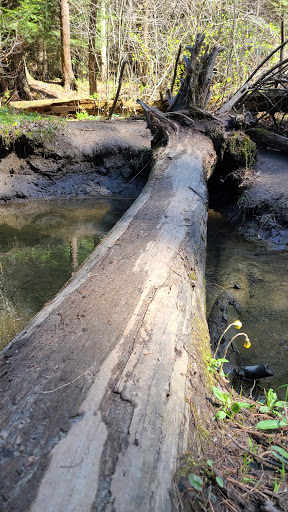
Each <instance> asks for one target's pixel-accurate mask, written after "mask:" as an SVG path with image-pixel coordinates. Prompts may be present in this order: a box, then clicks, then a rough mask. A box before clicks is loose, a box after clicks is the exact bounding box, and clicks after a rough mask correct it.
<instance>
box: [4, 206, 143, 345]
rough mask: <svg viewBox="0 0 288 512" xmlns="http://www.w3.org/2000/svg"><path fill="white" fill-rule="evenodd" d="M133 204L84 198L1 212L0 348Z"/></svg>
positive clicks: (18, 207) (6, 208) (11, 207)
mask: <svg viewBox="0 0 288 512" xmlns="http://www.w3.org/2000/svg"><path fill="white" fill-rule="evenodd" d="M133 200H134V199H129V198H128V199H127V198H120V197H88V196H85V197H83V198H79V197H77V198H72V199H69V200H67V199H52V200H47V199H46V200H45V199H42V200H33V201H30V202H29V203H19V204H13V205H9V204H8V205H5V206H1V207H0V349H1V348H3V347H4V346H5V345H6V344H7V343H8V342H9V341H10V340H11V339H13V337H14V336H15V335H16V334H17V332H19V331H20V330H21V329H22V328H23V327H24V326H25V324H26V323H27V322H28V321H29V320H30V319H31V318H32V317H33V316H34V315H35V314H36V313H37V312H38V311H39V310H40V309H41V308H42V306H43V305H44V304H45V302H47V301H49V300H51V299H52V298H53V297H54V296H55V295H56V293H57V292H58V291H59V290H60V289H61V288H62V286H63V285H64V284H65V283H66V282H67V280H68V279H69V278H70V277H71V275H72V273H73V272H74V271H75V270H76V269H77V267H78V266H79V265H80V264H81V263H82V262H83V261H84V259H85V258H86V257H87V256H88V255H89V254H90V253H91V252H92V251H93V249H94V248H95V247H96V245H97V244H98V243H99V241H100V240H101V238H102V237H103V235H105V234H106V233H107V232H108V231H109V230H110V229H111V228H112V227H113V225H114V224H115V223H116V222H117V221H118V220H119V218H120V217H121V216H122V215H123V214H124V212H125V211H126V210H127V208H128V207H129V206H130V205H131V203H132V202H133Z"/></svg>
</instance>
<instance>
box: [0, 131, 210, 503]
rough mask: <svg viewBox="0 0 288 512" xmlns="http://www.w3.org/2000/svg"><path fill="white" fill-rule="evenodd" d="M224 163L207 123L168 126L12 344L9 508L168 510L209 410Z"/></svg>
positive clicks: (4, 372) (6, 391) (5, 469)
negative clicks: (210, 263) (122, 203)
mask: <svg viewBox="0 0 288 512" xmlns="http://www.w3.org/2000/svg"><path fill="white" fill-rule="evenodd" d="M180 135H181V136H180ZM214 160H215V153H214V150H213V146H212V143H211V141H210V140H209V139H208V138H207V137H205V136H204V135H203V134H200V133H197V132H191V131H190V132H189V133H187V132H185V131H181V130H180V132H179V138H177V136H176V135H175V134H174V135H171V137H170V139H169V142H168V145H167V146H166V147H164V148H159V149H158V150H157V152H156V155H155V166H154V170H153V172H152V175H151V177H150V180H149V182H148V184H147V185H146V188H145V189H144V190H143V192H142V193H141V195H140V196H139V198H138V199H137V201H136V202H135V203H134V204H133V205H132V207H131V208H130V210H129V211H128V212H127V213H126V215H125V216H124V218H123V219H122V220H121V221H120V222H119V223H118V224H117V225H116V226H115V227H114V229H113V230H112V231H111V232H110V234H109V235H108V236H107V237H106V238H105V240H104V241H103V242H102V243H101V245H100V246H99V247H98V248H97V249H96V251H95V252H94V253H93V254H92V256H91V257H90V258H89V260H88V261H87V263H86V264H85V265H84V266H83V268H81V269H80V271H79V272H78V273H77V274H76V275H75V277H74V278H73V280H72V281H71V282H70V283H69V284H68V285H67V286H66V287H65V288H64V289H63V290H62V291H61V292H60V293H59V294H58V295H57V296H56V298H55V299H54V300H53V301H52V302H51V303H50V304H48V305H46V306H45V307H44V309H43V310H42V311H41V312H40V313H39V314H38V315H37V316H36V317H35V319H34V320H33V321H32V322H31V323H30V325H29V326H28V327H27V328H26V329H24V331H22V332H21V333H20V334H19V335H18V336H17V337H16V338H15V340H14V341H13V343H11V344H10V346H8V347H7V348H6V350H5V351H4V353H2V356H1V367H0V375H1V377H2V378H1V399H0V403H1V430H2V434H1V448H2V452H1V453H2V460H1V471H0V478H1V487H2V489H1V510H3V511H4V510H13V511H14V512H17V511H18V512H20V511H23V510H28V509H29V510H31V511H32V512H42V511H43V510H45V512H52V511H53V512H55V511H60V510H63V511H64V510H65V512H69V511H72V510H73V511H79V512H80V511H81V512H86V511H90V510H110V509H111V510H112V509H113V510H115V511H118V512H121V511H125V512H129V511H130V512H135V510H137V511H139V512H140V511H148V510H150V511H151V512H152V511H156V510H157V512H162V511H163V512H164V511H165V512H168V511H170V510H172V498H171V487H172V486H171V482H172V479H173V476H174V472H175V468H176V465H177V461H178V456H179V454H180V453H183V452H185V450H186V449H187V442H188V433H189V429H191V430H192V436H191V438H190V443H192V446H193V444H195V446H196V441H197V429H193V422H195V421H196V420H195V417H197V422H198V424H199V421H200V422H202V424H203V425H204V426H205V424H206V422H207V421H208V420H209V417H210V413H209V407H210V404H209V402H208V401H207V399H206V391H205V385H206V384H205V377H204V373H203V374H202V371H201V365H200V364H199V362H201V360H202V356H201V351H203V350H206V353H207V350H208V351H209V336H208V331H207V324H206V320H205V307H204V302H205V300H204V297H205V284H204V267H205V241H206V218H207V189H206V178H207V177H208V176H209V175H210V173H211V168H212V166H213V162H214ZM189 400H191V401H192V402H193V409H192V410H193V414H192V413H191V410H190V406H189ZM195 415H196V416H195Z"/></svg>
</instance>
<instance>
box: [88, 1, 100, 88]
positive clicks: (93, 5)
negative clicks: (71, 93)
mask: <svg viewBox="0 0 288 512" xmlns="http://www.w3.org/2000/svg"><path fill="white" fill-rule="evenodd" d="M97 14H98V1H95V0H91V2H90V16H89V33H88V37H89V46H88V76H89V93H90V94H91V95H93V94H94V93H95V92H97V67H98V65H97V59H96V23H97Z"/></svg>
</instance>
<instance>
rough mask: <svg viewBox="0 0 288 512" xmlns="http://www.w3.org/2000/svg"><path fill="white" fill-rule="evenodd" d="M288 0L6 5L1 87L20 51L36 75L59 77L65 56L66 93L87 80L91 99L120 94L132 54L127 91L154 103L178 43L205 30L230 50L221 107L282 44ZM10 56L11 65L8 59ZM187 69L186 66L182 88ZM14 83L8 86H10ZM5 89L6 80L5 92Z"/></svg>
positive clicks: (22, 0) (220, 77) (15, 1)
mask: <svg viewBox="0 0 288 512" xmlns="http://www.w3.org/2000/svg"><path fill="white" fill-rule="evenodd" d="M286 2H288V0H265V1H260V0H256V1H253V2H252V1H251V0H205V1H203V2H199V1H196V0H170V1H169V2H167V1H164V0H136V1H132V0H77V2H75V0H71V3H70V4H68V0H61V1H59V0H2V4H1V6H0V10H1V14H2V18H3V17H4V18H5V30H4V32H3V31H2V30H1V38H2V39H1V41H0V65H1V66H2V71H1V69H0V76H1V77H2V78H1V83H2V82H3V78H4V79H5V77H6V75H7V76H8V74H9V73H11V74H13V73H15V69H16V68H17V60H18V57H19V55H20V54H19V55H18V54H17V52H18V51H20V47H21V52H22V53H23V56H25V58H26V63H27V67H28V70H29V71H30V72H31V74H32V75H33V77H35V78H40V79H42V80H43V79H44V80H51V79H54V78H56V77H57V78H59V77H60V76H61V54H62V62H63V75H64V80H63V82H64V84H65V87H66V88H69V89H70V88H71V87H74V86H75V80H74V76H76V78H77V79H79V80H83V79H84V80H89V85H90V87H89V89H90V94H95V93H96V92H97V82H96V80H98V94H100V95H103V94H105V95H106V96H109V95H113V94H114V91H115V87H116V84H117V81H118V77H119V73H120V69H121V63H122V62H123V60H124V59H125V58H126V57H127V60H128V63H127V66H126V68H125V73H124V78H123V88H122V91H123V94H124V95H125V94H127V96H128V95H129V96H130V97H134V98H135V97H136V96H137V95H139V94H141V97H142V98H144V99H145V100H146V101H152V100H154V99H157V98H159V94H160V93H162V94H163V95H164V94H165V91H166V88H167V87H169V86H170V84H169V78H170V76H172V74H173V68H174V65H175V57H176V55H177V51H178V48H179V45H180V44H182V47H183V48H185V46H186V45H188V44H190V42H191V40H193V39H194V37H195V34H196V33H197V32H205V33H206V40H207V41H209V43H210V45H217V46H222V47H224V51H223V52H222V53H221V55H220V57H219V59H218V66H217V69H216V71H215V73H216V74H215V93H216V100H217V101H218V104H219V102H221V101H222V99H223V96H224V95H225V96H227V95H229V94H231V92H232V91H233V90H235V88H237V87H238V86H239V85H240V84H242V83H243V80H244V79H245V77H247V76H248V75H249V73H250V71H251V69H252V68H254V67H255V66H256V65H257V64H258V63H260V61H261V60H262V59H263V58H264V56H265V55H267V54H268V53H269V51H271V50H272V48H274V47H275V45H277V44H278V43H279V41H280V38H281V30H280V23H279V20H280V18H279V16H280V13H282V14H281V16H282V21H283V23H282V24H281V26H282V37H284V29H285V27H284V10H283V6H284V4H285V6H286ZM274 4H275V5H274ZM276 4H277V5H276ZM60 6H61V26H60V22H59V20H60V12H59V8H60ZM285 6H284V7H285ZM69 8H70V9H69ZM69 10H70V13H69ZM69 17H70V24H69ZM1 23H3V20H1V19H0V24H1ZM69 25H70V26H69ZM59 31H60V32H61V38H60V37H59V35H60V34H59ZM70 32H71V39H70V38H69V34H70ZM3 39H5V41H4V43H5V44H4V45H3V43H2V41H3ZM69 39H70V43H69ZM15 41H17V45H18V44H19V46H18V49H17V46H15V45H14V42H15ZM61 42H62V43H61ZM61 46H62V51H61ZM13 48H15V51H14V53H13ZM10 49H11V50H12V53H11V52H10ZM7 52H8V53H9V52H10V53H9V56H8V64H7V62H5V61H4V58H3V56H4V55H6V54H7ZM69 52H70V55H69ZM277 58H279V55H278V57H277V56H275V59H277ZM20 60H21V59H20ZM183 65H184V64H183V62H181V61H180V63H179V68H178V71H177V80H178V83H179V79H180V78H181V73H182V71H183ZM11 76H12V75H11ZM8 82H9V81H8ZM8 85H9V89H10V88H11V87H10V82H9V84H8ZM4 87H5V84H4V82H3V86H2V92H3V90H4Z"/></svg>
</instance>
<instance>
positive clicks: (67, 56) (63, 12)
mask: <svg viewBox="0 0 288 512" xmlns="http://www.w3.org/2000/svg"><path fill="white" fill-rule="evenodd" d="M60 25H61V63H62V73H63V86H64V89H72V88H73V87H74V86H75V79H74V74H73V70H72V64H71V52H70V17H69V2H68V0H60Z"/></svg>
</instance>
